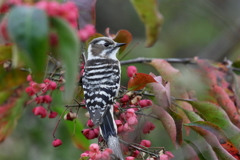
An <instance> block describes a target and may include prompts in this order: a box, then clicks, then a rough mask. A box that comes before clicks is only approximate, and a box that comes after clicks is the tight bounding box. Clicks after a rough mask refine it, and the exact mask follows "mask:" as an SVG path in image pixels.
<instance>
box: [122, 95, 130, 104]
mask: <svg viewBox="0 0 240 160" xmlns="http://www.w3.org/2000/svg"><path fill="white" fill-rule="evenodd" d="M129 100H130V98H129V96H128V95H124V96H123V97H122V98H121V99H120V101H121V102H123V103H124V102H128V101H129Z"/></svg>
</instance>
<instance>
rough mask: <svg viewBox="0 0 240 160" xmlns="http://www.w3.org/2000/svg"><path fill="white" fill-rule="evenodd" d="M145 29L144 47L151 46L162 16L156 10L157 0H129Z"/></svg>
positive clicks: (158, 31)
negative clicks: (145, 39)
mask: <svg viewBox="0 0 240 160" xmlns="http://www.w3.org/2000/svg"><path fill="white" fill-rule="evenodd" d="M131 2H132V4H133V6H134V8H135V9H136V11H137V13H138V15H139V17H140V19H141V20H142V21H143V23H144V25H145V29H146V36H147V41H146V44H145V45H146V47H151V46H152V45H153V44H154V43H155V42H156V41H157V39H158V35H159V33H160V30H161V25H162V23H163V16H162V15H161V13H160V12H159V11H158V5H157V0H131Z"/></svg>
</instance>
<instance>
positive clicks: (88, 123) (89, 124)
mask: <svg viewBox="0 0 240 160" xmlns="http://www.w3.org/2000/svg"><path fill="white" fill-rule="evenodd" d="M87 126H88V127H90V128H92V127H93V126H94V123H93V122H92V120H90V119H89V120H88V121H87Z"/></svg>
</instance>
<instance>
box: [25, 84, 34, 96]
mask: <svg viewBox="0 0 240 160" xmlns="http://www.w3.org/2000/svg"><path fill="white" fill-rule="evenodd" d="M25 92H26V93H27V94H28V95H29V96H33V95H34V94H35V93H34V92H33V89H32V87H31V86H28V87H26V89H25Z"/></svg>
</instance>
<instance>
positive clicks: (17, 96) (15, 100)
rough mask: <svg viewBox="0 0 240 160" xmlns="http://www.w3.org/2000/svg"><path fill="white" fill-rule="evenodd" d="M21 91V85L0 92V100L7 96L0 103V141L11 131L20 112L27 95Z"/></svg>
mask: <svg viewBox="0 0 240 160" xmlns="http://www.w3.org/2000/svg"><path fill="white" fill-rule="evenodd" d="M22 92H24V88H23V87H22V86H21V87H18V88H16V89H14V90H11V91H10V90H9V89H8V90H4V91H1V92H0V99H1V102H3V101H2V100H4V99H6V98H7V100H6V101H4V102H3V103H1V104H0V117H1V118H0V142H2V141H4V139H5V138H6V137H7V136H8V135H9V134H11V133H12V131H13V129H14V128H15V126H16V124H17V122H18V119H19V118H20V116H21V114H22V111H23V109H24V103H25V100H26V98H27V95H26V94H25V93H24V94H22Z"/></svg>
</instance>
